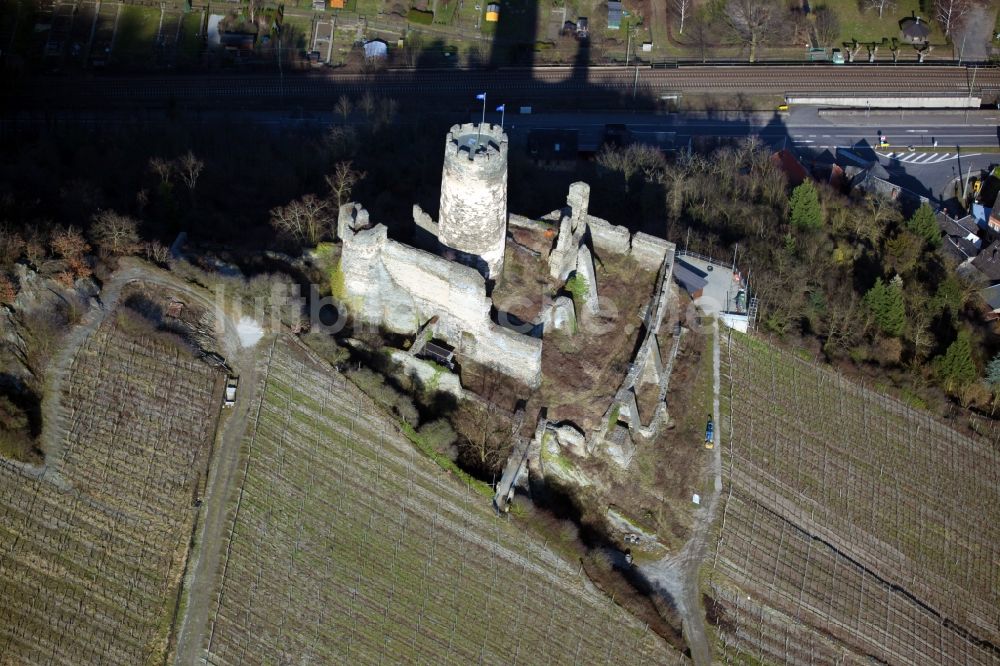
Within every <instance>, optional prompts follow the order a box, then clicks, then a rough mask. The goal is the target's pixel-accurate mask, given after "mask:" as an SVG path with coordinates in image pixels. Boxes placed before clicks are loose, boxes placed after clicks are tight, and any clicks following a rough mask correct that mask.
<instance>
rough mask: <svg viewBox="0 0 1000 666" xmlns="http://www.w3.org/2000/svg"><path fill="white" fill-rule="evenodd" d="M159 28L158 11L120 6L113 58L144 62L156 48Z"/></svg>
mask: <svg viewBox="0 0 1000 666" xmlns="http://www.w3.org/2000/svg"><path fill="white" fill-rule="evenodd" d="M159 26H160V10H158V9H153V8H151V7H142V6H139V5H124V6H122V10H121V16H120V17H119V19H118V34H117V36H116V37H115V48H114V54H113V55H114V57H115V58H116V59H117V60H118V61H119V62H123V61H124V59H136V60H146V59H148V58H150V57H152V55H153V51H154V49H155V48H156V35H157V32H158V31H159Z"/></svg>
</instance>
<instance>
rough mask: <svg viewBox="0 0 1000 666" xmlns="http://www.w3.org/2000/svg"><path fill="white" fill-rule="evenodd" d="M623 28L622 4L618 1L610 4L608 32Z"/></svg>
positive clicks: (611, 1) (614, 0)
mask: <svg viewBox="0 0 1000 666" xmlns="http://www.w3.org/2000/svg"><path fill="white" fill-rule="evenodd" d="M621 27H622V3H621V2H619V1H618V0H610V2H608V30H618V29H620V28H621Z"/></svg>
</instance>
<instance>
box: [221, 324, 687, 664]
mask: <svg viewBox="0 0 1000 666" xmlns="http://www.w3.org/2000/svg"><path fill="white" fill-rule="evenodd" d="M263 381H264V390H263V391H262V395H261V402H260V404H259V405H258V406H255V407H254V408H253V410H259V411H258V415H257V419H256V424H251V427H250V431H249V432H248V434H247V440H246V443H245V446H244V455H245V460H244V461H243V462H242V464H243V465H245V467H244V470H243V475H244V477H243V478H244V481H243V484H242V487H241V488H240V489H239V491H238V494H237V496H236V497H233V499H232V501H233V505H234V508H233V515H234V519H233V523H232V528H231V538H230V540H229V544H228V546H227V548H226V552H227V553H228V557H227V558H226V562H225V565H224V566H223V570H222V574H221V575H222V580H221V581H220V585H221V590H220V594H219V602H218V607H217V608H213V609H212V611H213V612H212V625H211V631H210V635H209V638H208V644H207V646H206V647H207V655H206V656H207V661H208V663H209V664H250V663H254V664H256V663H274V662H276V661H278V660H286V661H289V662H294V663H331V664H332V663H352V664H355V663H357V664H361V663H421V664H449V663H454V664H468V663H490V664H494V663H551V664H555V663H579V664H585V663H587V664H592V663H600V664H607V663H629V664H638V663H644V664H652V663H657V664H663V663H681V662H683V660H684V657H683V656H682V655H681V654H680V653H678V652H676V651H672V650H671V649H670V648H669V647H668V646H666V644H665V643H663V641H662V640H661V639H660V638H659V637H658V636H656V635H655V634H653V633H652V632H650V631H649V630H647V629H646V628H645V627H644V626H643V625H642V624H641V623H639V622H638V621H636V620H635V619H634V618H632V617H631V616H629V615H627V614H625V613H624V611H622V610H621V609H620V608H619V607H618V606H616V605H615V604H613V603H612V602H611V600H610V599H608V598H607V597H605V596H604V595H603V594H601V593H600V592H598V591H597V590H595V589H594V588H593V587H592V586H591V585H590V584H589V582H588V581H587V579H586V577H585V576H581V575H580V572H579V567H578V566H577V565H573V564H569V563H567V562H565V561H563V560H561V559H559V558H557V557H556V556H554V555H553V554H551V553H550V552H549V551H548V550H547V549H546V548H544V547H543V546H542V545H541V544H538V543H535V542H533V541H532V540H531V539H529V538H528V537H527V536H525V534H524V533H523V532H522V531H521V530H518V529H517V528H516V527H514V526H512V525H510V524H509V523H507V522H505V521H503V520H501V519H499V518H497V517H496V515H495V513H494V512H493V511H492V509H491V508H490V504H489V500H488V499H487V498H484V497H482V496H480V495H478V494H476V493H475V491H474V490H470V489H469V488H467V487H465V486H464V485H462V484H460V483H457V482H456V480H455V479H454V478H452V477H450V476H449V475H447V474H446V473H445V472H443V471H442V470H441V469H440V468H438V467H436V466H435V465H434V464H432V463H431V462H430V461H428V460H426V459H424V458H423V457H421V456H420V455H419V454H418V453H416V452H415V450H414V449H413V447H412V445H411V444H410V443H409V442H408V441H407V440H406V439H405V438H404V437H402V436H401V434H400V433H399V431H398V429H397V427H396V426H395V424H394V423H393V422H392V421H391V419H389V418H388V417H387V416H386V415H385V414H383V413H381V412H380V411H379V410H378V409H377V408H376V407H374V405H373V404H372V403H371V402H370V401H369V400H368V399H367V398H365V397H364V396H363V395H362V394H361V393H360V392H359V391H358V390H357V389H356V388H355V387H354V386H353V385H351V384H349V383H348V382H346V380H345V379H344V378H343V377H342V376H341V375H339V374H337V373H335V372H333V371H332V370H331V369H330V368H329V366H325V365H324V364H322V363H321V362H319V361H317V360H314V359H313V357H312V356H311V355H310V354H309V353H308V352H306V351H305V350H303V349H301V348H299V347H298V346H296V345H295V343H293V342H290V341H287V340H279V341H278V342H276V343H275V346H274V347H273V348H272V349H271V351H270V360H269V367H268V371H267V374H266V377H265V379H264V380H263Z"/></svg>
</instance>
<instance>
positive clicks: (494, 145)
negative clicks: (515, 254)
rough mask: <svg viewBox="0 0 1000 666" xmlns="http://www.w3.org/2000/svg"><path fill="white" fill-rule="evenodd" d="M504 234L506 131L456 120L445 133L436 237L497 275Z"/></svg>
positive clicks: (490, 274)
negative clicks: (446, 134)
mask: <svg viewBox="0 0 1000 666" xmlns="http://www.w3.org/2000/svg"><path fill="white" fill-rule="evenodd" d="M470 142H472V143H471V144H470ZM506 238H507V135H506V134H504V132H503V130H502V129H501V128H500V127H499V126H497V125H483V126H479V125H474V124H472V123H467V124H465V125H455V126H453V127H452V128H451V131H450V132H449V133H448V137H447V138H446V139H445V148H444V169H443V171H442V175H441V209H440V212H439V215H438V239H439V240H440V241H441V243H442V244H444V245H445V246H447V247H449V248H452V249H453V250H455V251H456V254H455V256H456V258H458V259H461V260H463V261H469V262H470V263H471V264H472V265H474V266H476V268H477V269H479V270H480V272H481V273H483V275H484V276H486V277H489V278H496V277H497V276H499V274H500V272H501V271H502V268H503V259H504V244H505V242H506Z"/></svg>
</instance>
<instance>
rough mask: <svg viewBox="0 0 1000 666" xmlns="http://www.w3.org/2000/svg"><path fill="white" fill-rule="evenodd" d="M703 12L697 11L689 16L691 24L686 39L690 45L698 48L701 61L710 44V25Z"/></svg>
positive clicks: (703, 59)
mask: <svg viewBox="0 0 1000 666" xmlns="http://www.w3.org/2000/svg"><path fill="white" fill-rule="evenodd" d="M703 14H704V12H697V13H695V15H694V16H692V17H691V25H690V28H689V30H688V40H689V41H690V43H691V45H692V46H694V47H696V48H697V49H698V52H699V53H700V54H701V61H702V62H705V60H706V58H707V53H706V52H707V50H708V48H709V47H710V46H711V45H712V26H711V25H710V24H709V22H708V20H707V19H706V18H705V16H704V15H703Z"/></svg>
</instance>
